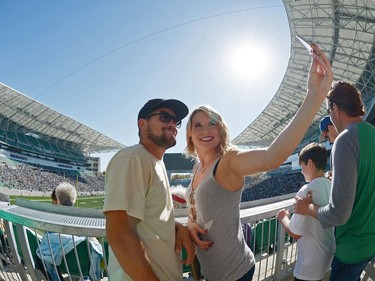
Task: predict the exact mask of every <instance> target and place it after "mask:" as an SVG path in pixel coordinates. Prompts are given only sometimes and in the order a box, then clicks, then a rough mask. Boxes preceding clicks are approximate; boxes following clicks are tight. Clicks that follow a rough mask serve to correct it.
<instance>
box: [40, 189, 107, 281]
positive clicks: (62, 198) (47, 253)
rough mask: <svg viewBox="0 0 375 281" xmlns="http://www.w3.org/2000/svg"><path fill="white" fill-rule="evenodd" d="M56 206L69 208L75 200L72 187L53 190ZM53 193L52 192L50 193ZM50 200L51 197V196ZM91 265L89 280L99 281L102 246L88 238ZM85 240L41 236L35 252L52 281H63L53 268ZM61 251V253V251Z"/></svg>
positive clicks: (76, 237)
mask: <svg viewBox="0 0 375 281" xmlns="http://www.w3.org/2000/svg"><path fill="white" fill-rule="evenodd" d="M54 191H55V195H56V202H57V205H62V206H68V207H71V206H73V205H74V204H75V202H76V200H77V190H76V189H75V187H74V186H73V185H71V184H70V183H67V182H62V183H60V184H59V185H58V186H57V187H56V189H54ZM52 193H53V192H52ZM51 197H52V200H53V196H52V195H51ZM88 239H89V242H90V248H91V252H90V254H91V258H92V264H91V267H90V278H91V280H93V281H99V280H100V277H101V267H100V262H101V260H102V257H103V250H102V246H101V244H100V243H99V241H98V240H97V239H96V238H95V237H89V238H88ZM85 240H86V237H84V236H74V235H68V234H59V233H56V232H47V233H45V234H44V235H43V237H42V240H41V243H40V244H39V246H38V249H37V251H36V254H37V256H38V257H39V258H40V259H41V261H42V262H43V264H44V265H45V266H46V269H47V272H48V276H49V277H50V279H52V281H63V280H64V278H63V276H62V275H61V274H60V272H59V271H58V270H57V271H56V268H55V266H54V264H56V266H59V265H60V264H61V263H62V259H63V255H64V254H68V253H69V252H70V251H71V250H73V249H74V247H76V246H77V245H78V244H79V243H82V242H84V241H85ZM62 249H63V251H62Z"/></svg>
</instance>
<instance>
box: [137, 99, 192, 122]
mask: <svg viewBox="0 0 375 281" xmlns="http://www.w3.org/2000/svg"><path fill="white" fill-rule="evenodd" d="M163 107H165V108H170V109H172V110H173V111H174V114H175V115H176V117H177V119H178V120H177V121H180V120H182V119H184V118H185V117H186V115H188V113H189V109H188V107H187V106H186V105H185V104H184V103H183V102H181V101H179V100H175V99H168V100H166V99H152V100H149V101H148V102H146V104H145V105H144V106H143V107H142V108H141V110H140V111H139V113H138V120H139V119H141V118H142V119H145V118H146V117H147V116H148V115H149V114H150V113H152V112H153V111H155V110H156V109H158V108H163Z"/></svg>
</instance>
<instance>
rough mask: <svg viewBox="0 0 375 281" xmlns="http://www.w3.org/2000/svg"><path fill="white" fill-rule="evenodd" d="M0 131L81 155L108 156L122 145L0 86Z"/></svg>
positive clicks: (8, 88)
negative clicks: (37, 138)
mask: <svg viewBox="0 0 375 281" xmlns="http://www.w3.org/2000/svg"><path fill="white" fill-rule="evenodd" d="M0 127H1V128H4V129H6V130H10V131H16V132H22V133H23V134H32V135H33V136H38V137H40V138H44V139H45V140H47V141H49V142H54V143H56V144H58V145H60V146H64V147H69V148H71V149H73V150H77V149H79V150H80V151H82V152H84V153H95V152H108V151H112V150H118V149H120V148H123V147H125V146H124V145H123V144H121V143H119V142H117V141H115V140H113V139H111V138H109V137H107V136H105V135H103V134H101V133H99V132H97V131H95V130H93V129H91V128H89V127H87V126H85V125H83V124H81V123H79V122H77V121H75V120H73V119H72V118H69V117H67V116H65V115H63V114H61V113H59V112H57V111H55V110H53V109H51V108H49V107H48V106H45V105H43V104H41V103H40V102H38V101H36V100H34V99H32V98H30V97H28V96H25V95H23V94H21V93H20V92H17V91H16V90H14V89H12V88H10V87H8V86H6V85H4V84H2V83H0Z"/></svg>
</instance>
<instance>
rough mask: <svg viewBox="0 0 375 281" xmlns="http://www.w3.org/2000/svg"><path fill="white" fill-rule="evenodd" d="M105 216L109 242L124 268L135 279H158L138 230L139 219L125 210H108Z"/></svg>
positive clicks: (155, 280)
mask: <svg viewBox="0 0 375 281" xmlns="http://www.w3.org/2000/svg"><path fill="white" fill-rule="evenodd" d="M105 216H106V220H107V222H106V234H107V239H108V243H109V245H110V246H111V248H112V250H113V252H114V254H115V256H116V258H117V261H118V262H119V264H120V265H121V267H122V269H123V270H124V271H125V272H126V273H127V274H128V275H129V276H130V278H132V279H133V280H134V281H137V280H140V281H144V280H150V281H158V280H159V279H158V278H157V276H156V275H155V273H154V272H153V270H152V268H151V265H150V263H149V261H148V258H147V255H146V253H145V251H144V247H143V245H142V242H141V241H140V239H139V236H138V234H137V231H136V226H137V224H138V222H139V220H138V219H136V218H134V217H131V216H129V215H128V214H127V213H126V212H125V211H108V212H106V213H105Z"/></svg>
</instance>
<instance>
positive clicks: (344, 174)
mask: <svg viewBox="0 0 375 281" xmlns="http://www.w3.org/2000/svg"><path fill="white" fill-rule="evenodd" d="M355 135H356V130H351V131H349V132H345V133H344V134H342V135H340V136H339V137H338V138H337V139H336V141H335V144H334V147H333V151H332V153H333V181H332V191H331V197H330V202H329V204H328V205H326V206H319V205H316V204H313V203H312V196H311V194H309V195H308V196H307V197H306V198H304V199H301V198H298V197H296V206H295V212H296V213H298V214H301V215H310V216H313V217H315V218H316V219H319V221H320V222H321V224H322V226H323V227H325V228H326V227H332V226H339V225H343V224H345V223H346V221H347V220H348V219H349V217H350V215H351V212H352V209H353V204H354V199H355V193H356V189H357V174H358V172H357V165H358V140H357V138H356V137H355Z"/></svg>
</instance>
